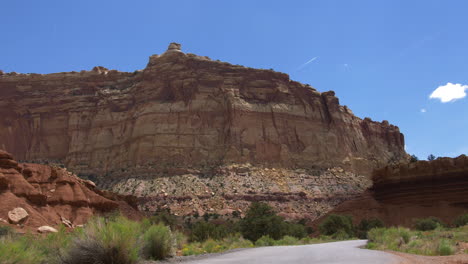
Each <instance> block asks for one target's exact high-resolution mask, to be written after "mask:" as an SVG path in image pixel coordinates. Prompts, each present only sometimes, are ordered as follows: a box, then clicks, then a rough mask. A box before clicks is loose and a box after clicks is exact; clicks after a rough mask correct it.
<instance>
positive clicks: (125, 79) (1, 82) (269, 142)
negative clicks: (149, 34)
mask: <svg viewBox="0 0 468 264" xmlns="http://www.w3.org/2000/svg"><path fill="white" fill-rule="evenodd" d="M0 113H1V114H2V118H1V119H0V147H1V148H3V149H6V150H7V151H10V152H11V153H13V154H14V155H15V157H17V158H18V159H20V160H34V161H45V160H47V161H49V162H50V161H52V162H58V163H64V164H65V165H66V167H67V168H69V169H70V170H72V171H74V172H76V173H80V174H83V175H84V174H87V175H96V176H98V177H103V176H105V175H106V174H107V175H112V174H115V172H119V171H122V170H126V169H128V168H144V169H146V170H151V169H152V168H155V167H157V168H158V169H161V168H164V167H166V168H177V167H179V168H186V167H206V166H216V165H224V164H231V163H245V162H249V163H252V164H268V165H269V166H277V167H289V168H295V167H301V168H331V167H337V166H339V167H342V168H344V169H346V170H350V171H352V172H359V173H364V174H368V175H370V171H371V170H372V169H373V168H376V167H380V166H383V165H387V164H388V163H389V162H397V161H401V160H404V159H406V153H405V151H404V139H403V135H402V134H401V133H400V131H399V129H398V127H396V126H393V125H390V124H389V123H388V122H387V121H383V122H374V121H371V120H370V119H369V118H366V119H364V120H362V119H360V118H358V117H356V116H354V115H353V113H352V112H351V110H349V109H348V108H347V107H346V106H342V105H340V104H339V101H338V98H337V97H335V93H334V92H332V91H330V92H324V93H320V92H318V91H317V90H315V89H314V88H312V87H310V86H308V85H304V84H301V83H298V82H295V81H292V80H290V79H289V76H288V75H287V74H284V73H279V72H275V71H273V70H261V69H252V68H247V67H243V66H239V65H231V64H229V63H224V62H219V61H212V60H210V59H209V58H207V57H201V56H196V55H193V54H185V53H183V52H181V51H180V44H176V43H172V44H171V45H170V46H169V50H168V51H167V52H165V53H163V54H162V55H153V56H151V57H150V60H149V63H148V65H147V67H146V68H145V69H144V70H140V71H135V72H133V73H129V72H118V71H116V70H108V69H106V68H104V67H95V68H94V69H93V70H92V71H81V72H67V73H54V74H16V73H5V74H3V75H1V76H0Z"/></svg>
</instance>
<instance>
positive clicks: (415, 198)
mask: <svg viewBox="0 0 468 264" xmlns="http://www.w3.org/2000/svg"><path fill="white" fill-rule="evenodd" d="M373 182H374V185H373V187H372V188H371V189H370V190H369V191H368V192H366V193H365V194H363V195H361V196H359V197H357V198H355V199H353V200H350V201H346V202H344V203H342V204H340V205H339V206H337V208H335V209H334V210H333V211H332V212H333V213H339V214H350V215H352V216H354V218H355V220H356V221H358V220H360V219H362V218H369V217H378V218H380V219H382V220H383V221H384V222H385V223H386V224H388V225H406V226H412V225H413V223H414V222H413V220H414V218H423V217H430V216H435V217H438V218H440V219H442V220H444V221H445V222H446V223H452V221H453V220H454V219H455V217H456V216H458V215H461V214H463V213H465V212H466V211H467V210H468V157H467V156H465V155H461V156H459V157H457V158H453V159H452V158H438V159H437V160H434V161H418V162H414V163H406V164H400V165H391V166H386V167H384V168H381V169H378V170H376V171H375V172H374V175H373Z"/></svg>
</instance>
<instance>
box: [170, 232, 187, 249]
mask: <svg viewBox="0 0 468 264" xmlns="http://www.w3.org/2000/svg"><path fill="white" fill-rule="evenodd" d="M173 236H174V240H175V245H176V248H177V249H182V247H183V246H184V244H186V243H187V237H186V236H185V235H184V233H182V232H180V231H174V232H173Z"/></svg>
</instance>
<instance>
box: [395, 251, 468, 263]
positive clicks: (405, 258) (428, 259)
mask: <svg viewBox="0 0 468 264" xmlns="http://www.w3.org/2000/svg"><path fill="white" fill-rule="evenodd" d="M386 252H388V253H391V254H394V255H396V256H399V257H400V258H401V262H398V263H396V264H468V254H459V255H453V256H437V257H432V256H420V255H413V254H407V253H402V252H395V251H386Z"/></svg>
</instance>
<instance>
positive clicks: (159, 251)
mask: <svg viewBox="0 0 468 264" xmlns="http://www.w3.org/2000/svg"><path fill="white" fill-rule="evenodd" d="M173 245H174V239H173V236H172V233H171V230H170V229H169V228H168V227H167V226H165V225H163V224H158V225H154V226H151V227H150V228H149V229H148V230H147V231H146V232H145V233H144V234H143V248H142V255H143V256H144V258H146V259H153V260H162V259H166V258H167V257H169V256H172V255H173V251H174V249H173Z"/></svg>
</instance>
